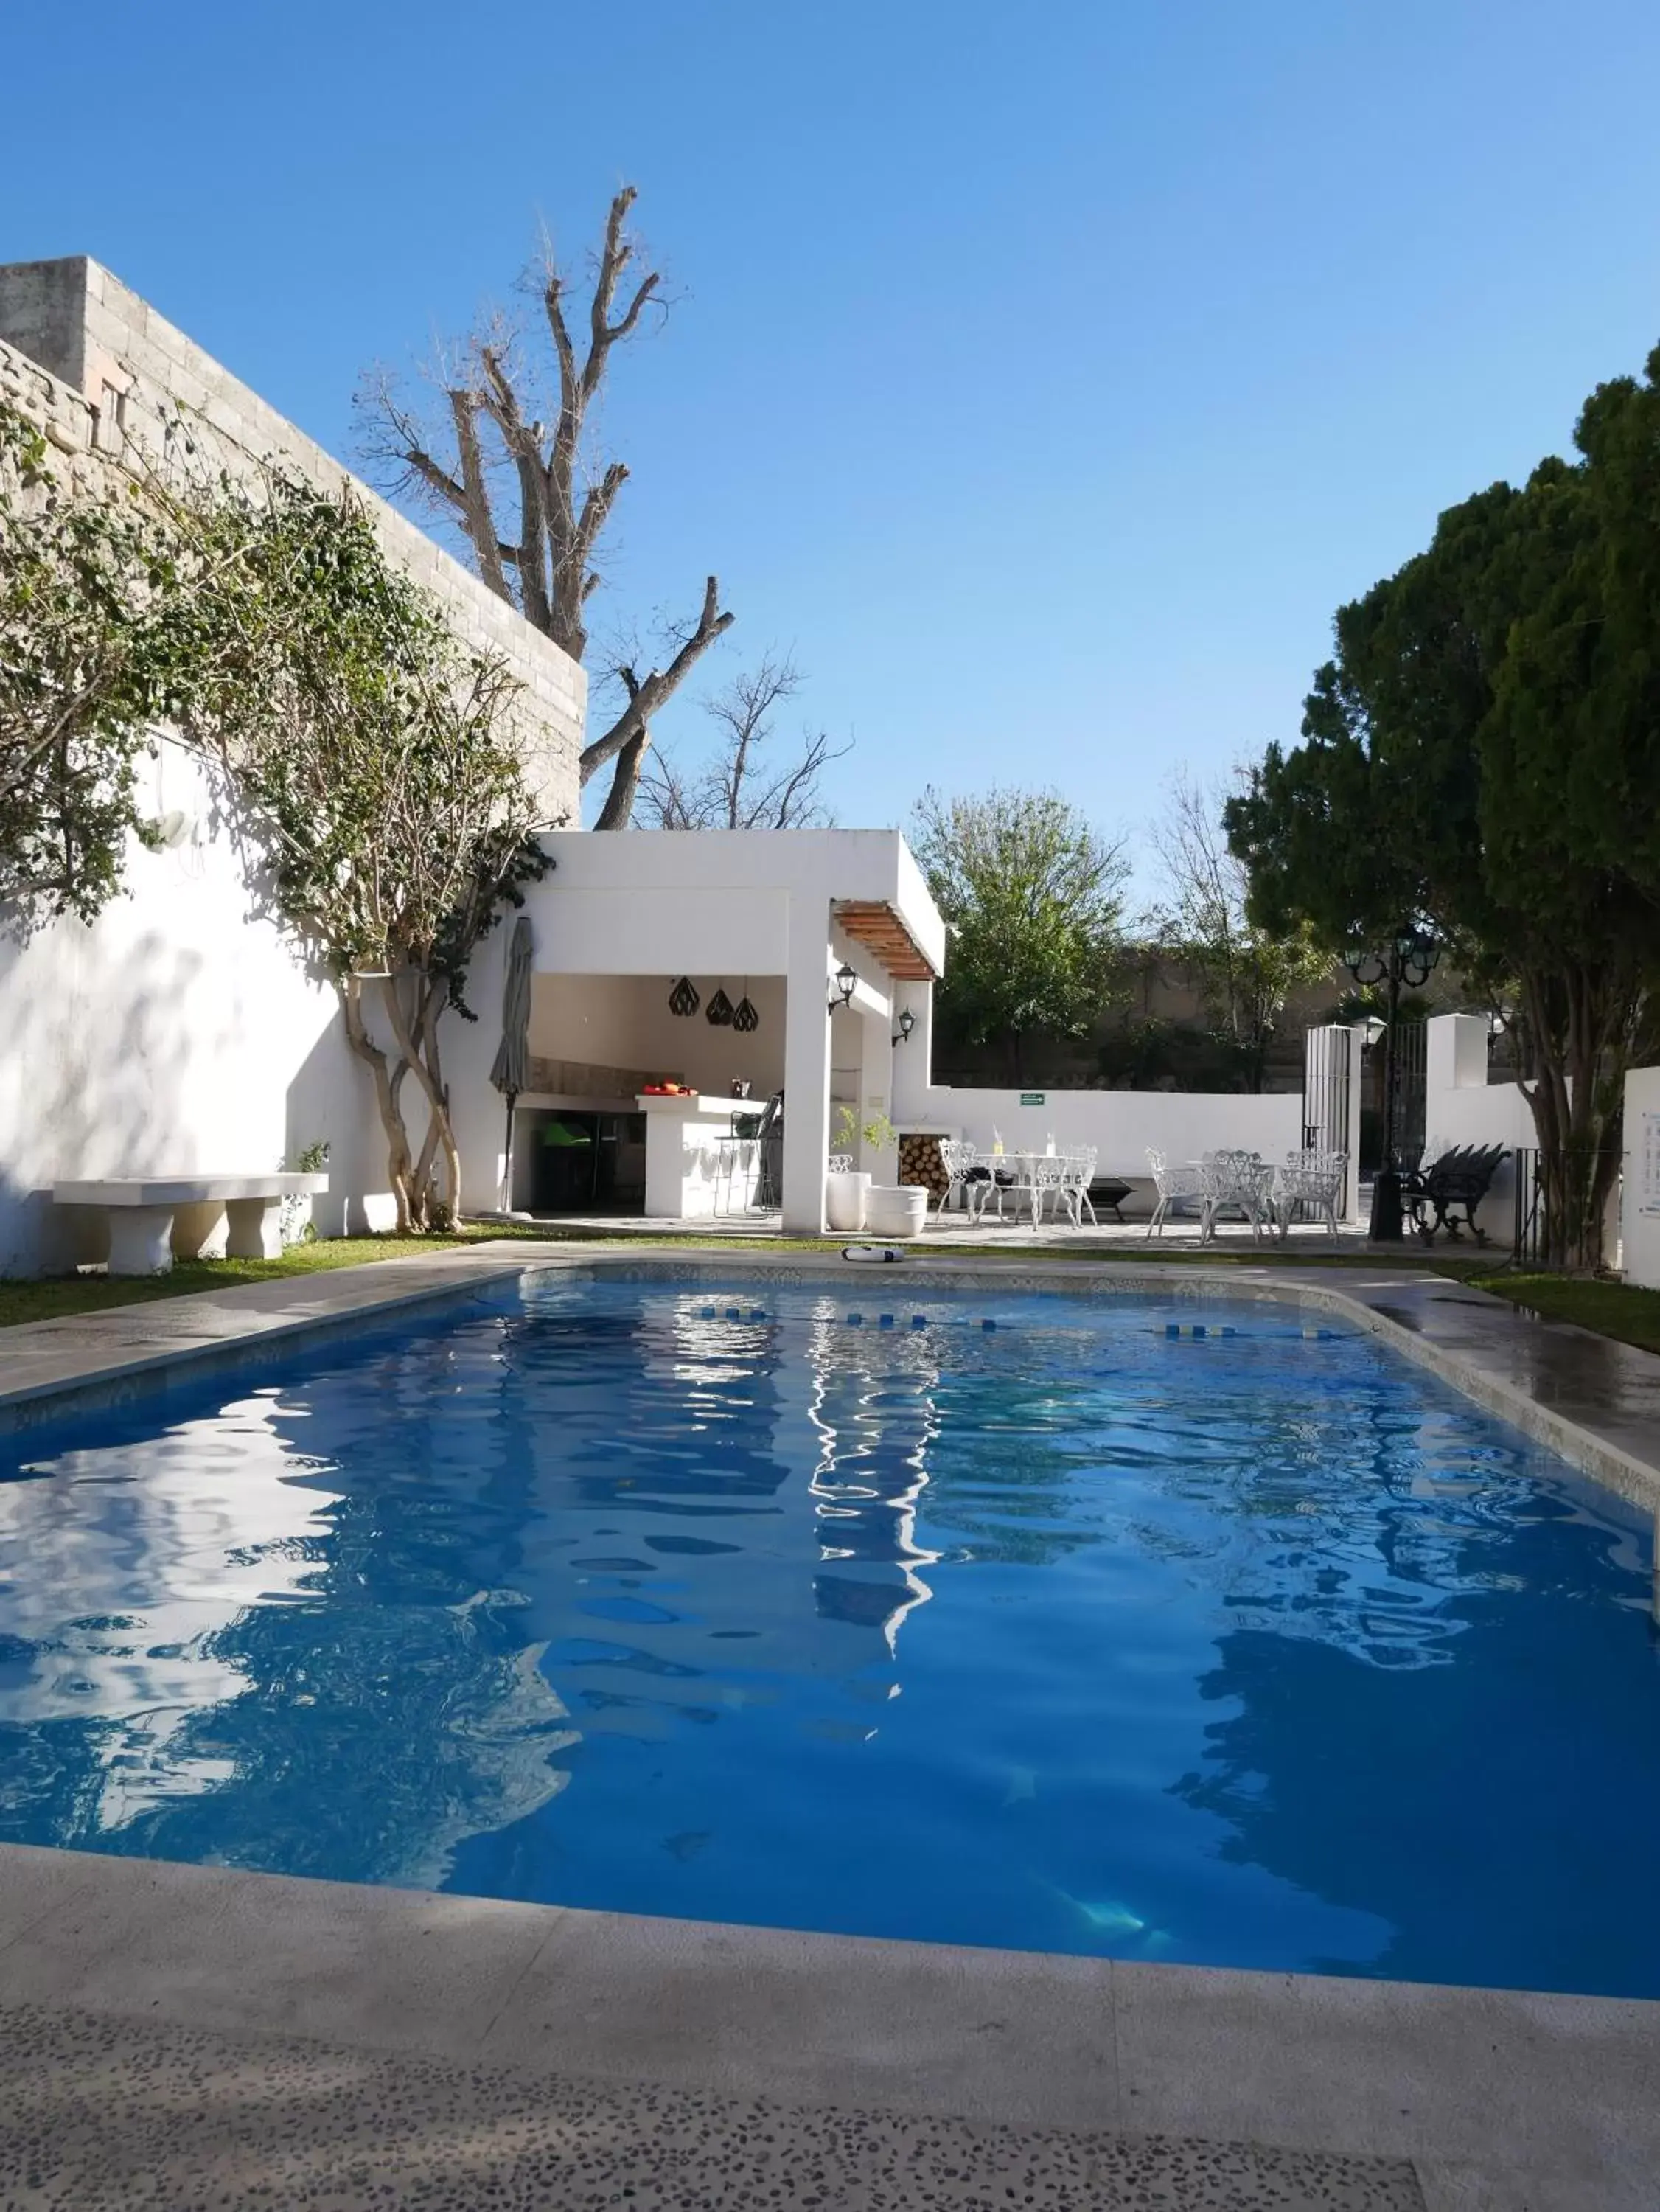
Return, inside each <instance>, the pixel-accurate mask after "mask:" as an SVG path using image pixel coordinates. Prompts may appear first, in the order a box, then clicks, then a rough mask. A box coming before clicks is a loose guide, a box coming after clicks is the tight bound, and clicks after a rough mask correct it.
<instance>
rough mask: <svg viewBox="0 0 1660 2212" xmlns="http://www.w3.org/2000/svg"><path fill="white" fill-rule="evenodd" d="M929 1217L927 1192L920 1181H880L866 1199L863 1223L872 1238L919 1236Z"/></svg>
mask: <svg viewBox="0 0 1660 2212" xmlns="http://www.w3.org/2000/svg"><path fill="white" fill-rule="evenodd" d="M927 1219H928V1191H927V1188H926V1186H925V1185H924V1184H922V1183H919V1182H897V1183H890V1182H879V1183H874V1184H872V1186H871V1189H870V1195H869V1198H868V1199H867V1200H865V1206H864V1225H865V1227H866V1228H867V1229H868V1230H869V1231H870V1233H871V1235H872V1236H873V1237H920V1236H921V1235H922V1232H923V1229H924V1225H925V1224H926V1222H927Z"/></svg>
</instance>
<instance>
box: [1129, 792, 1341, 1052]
mask: <svg viewBox="0 0 1660 2212" xmlns="http://www.w3.org/2000/svg"><path fill="white" fill-rule="evenodd" d="M1154 847H1155V848H1156V850H1157V852H1158V854H1159V858H1160V860H1161V861H1162V863H1163V866H1164V873H1165V887H1166V903H1165V905H1164V906H1163V908H1161V910H1160V912H1159V913H1158V915H1156V917H1155V920H1156V923H1157V927H1158V934H1159V939H1160V943H1161V945H1163V946H1164V947H1165V949H1166V951H1168V952H1170V953H1171V954H1172V955H1173V957H1175V958H1176V959H1178V961H1180V963H1182V965H1183V967H1184V968H1185V969H1186V970H1187V972H1188V974H1189V975H1190V977H1191V978H1192V980H1193V981H1194V983H1195V985H1196V986H1197V989H1198V992H1199V994H1200V997H1201V999H1202V1000H1203V1002H1204V1005H1205V1007H1206V1010H1207V1012H1209V1015H1210V1018H1211V1019H1212V1021H1213V1023H1214V1024H1215V1026H1216V1028H1217V1029H1218V1030H1219V1031H1220V1032H1221V1035H1222V1036H1224V1037H1226V1038H1227V1040H1228V1041H1229V1042H1230V1043H1231V1044H1232V1045H1233V1047H1234V1048H1235V1049H1236V1050H1237V1052H1238V1054H1239V1060H1240V1063H1241V1065H1242V1066H1243V1068H1244V1070H1245V1078H1246V1080H1247V1083H1248V1084H1249V1086H1250V1088H1251V1091H1260V1090H1261V1089H1262V1087H1263V1066H1264V1063H1265V1061H1266V1060H1267V1057H1268V1048H1269V1044H1270V1043H1271V1042H1272V1041H1273V1037H1274V1033H1275V1027H1276V1025H1277V1024H1278V1021H1279V1018H1280V1016H1281V1013H1282V1012H1284V1010H1285V1006H1286V1002H1287V1000H1288V999H1289V998H1290V997H1291V996H1292V994H1293V993H1294V992H1296V991H1299V990H1300V989H1302V988H1304V987H1306V985H1309V984H1312V983H1318V981H1320V979H1321V978H1322V977H1323V976H1324V975H1326V974H1327V973H1328V972H1329V970H1330V966H1331V955H1330V951H1328V950H1327V949H1326V948H1325V947H1324V946H1323V945H1321V944H1320V942H1319V940H1318V938H1317V937H1316V935H1315V933H1314V932H1313V930H1312V928H1311V927H1310V926H1309V924H1308V923H1307V922H1306V921H1298V922H1294V923H1292V924H1291V925H1289V926H1288V927H1286V928H1284V929H1281V930H1269V929H1264V928H1263V927H1260V926H1259V925H1258V924H1257V923H1256V922H1254V921H1251V916H1250V914H1249V912H1248V910H1247V895H1248V892H1249V889H1250V877H1249V875H1248V874H1247V872H1246V870H1245V864H1244V862H1243V861H1241V860H1239V858H1238V857H1237V856H1236V855H1235V854H1233V853H1232V852H1230V851H1229V849H1228V845H1227V834H1226V832H1225V830H1224V829H1223V828H1222V823H1221V793H1219V792H1216V791H1212V790H1206V789H1204V788H1203V787H1202V786H1200V785H1198V784H1197V783H1195V782H1193V781H1191V780H1190V778H1188V777H1187V776H1185V775H1180V774H1178V775H1177V776H1176V777H1175V779H1174V781H1172V785H1171V787H1170V797H1169V803H1168V805H1167V807H1166V812H1165V817H1164V819H1163V821H1162V822H1161V823H1160V824H1159V826H1158V828H1157V829H1155V831H1154Z"/></svg>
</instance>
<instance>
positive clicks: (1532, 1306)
mask: <svg viewBox="0 0 1660 2212" xmlns="http://www.w3.org/2000/svg"><path fill="white" fill-rule="evenodd" d="M1443 1272H1444V1273H1449V1274H1451V1273H1454V1272H1455V1270H1454V1269H1452V1268H1451V1267H1449V1268H1446V1269H1445V1270H1443ZM1456 1272H1457V1274H1458V1275H1459V1277H1460V1279H1462V1280H1463V1281H1464V1282H1467V1283H1474V1284H1475V1287H1476V1288H1477V1289H1478V1290H1481V1291H1492V1292H1493V1296H1494V1297H1500V1298H1509V1299H1510V1300H1511V1301H1512V1303H1513V1304H1516V1305H1518V1306H1523V1307H1525V1308H1526V1310H1528V1311H1529V1312H1530V1313H1536V1314H1542V1315H1543V1316H1545V1318H1546V1319H1547V1320H1548V1321H1571V1322H1576V1323H1577V1324H1578V1327H1579V1328H1589V1329H1594V1330H1595V1331H1596V1334H1597V1335H1598V1336H1612V1337H1615V1338H1617V1340H1619V1341H1620V1342H1621V1344H1634V1345H1636V1346H1639V1349H1640V1350H1642V1351H1644V1352H1660V1291H1639V1290H1636V1289H1633V1288H1631V1287H1629V1286H1628V1285H1626V1284H1624V1283H1604V1282H1594V1281H1584V1280H1582V1279H1578V1278H1575V1277H1570V1276H1565V1275H1540V1274H1532V1275H1524V1274H1510V1273H1499V1272H1498V1271H1496V1270H1494V1271H1492V1272H1487V1271H1484V1270H1483V1269H1481V1268H1479V1267H1459V1268H1457V1270H1456Z"/></svg>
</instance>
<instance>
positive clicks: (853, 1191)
mask: <svg viewBox="0 0 1660 2212" xmlns="http://www.w3.org/2000/svg"><path fill="white" fill-rule="evenodd" d="M869 1190H870V1178H869V1176H868V1175H866V1174H864V1173H863V1171H862V1170H860V1171H857V1172H854V1171H849V1172H848V1173H845V1174H839V1175H827V1176H826V1177H825V1178H824V1218H825V1219H826V1221H827V1223H828V1224H829V1225H830V1226H831V1228H832V1229H833V1230H835V1231H837V1233H838V1234H839V1235H842V1236H845V1234H846V1233H847V1231H849V1230H856V1229H863V1226H864V1207H865V1200H866V1199H867V1197H868V1196H869Z"/></svg>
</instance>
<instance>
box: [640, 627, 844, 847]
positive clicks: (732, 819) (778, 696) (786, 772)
mask: <svg viewBox="0 0 1660 2212" xmlns="http://www.w3.org/2000/svg"><path fill="white" fill-rule="evenodd" d="M802 680H803V679H802V674H801V671H800V670H799V669H798V668H797V666H796V664H795V662H794V661H793V660H792V659H791V657H790V656H789V654H788V653H786V654H785V655H784V657H783V658H782V659H775V658H774V657H773V655H772V653H766V654H765V655H764V656H763V657H762V659H761V661H760V665H759V666H758V667H756V668H753V669H746V670H744V671H742V672H741V673H740V674H738V675H736V676H735V677H734V678H732V681H731V682H730V684H728V685H727V686H726V688H725V689H724V690H722V691H718V692H716V693H715V694H714V696H712V698H708V699H706V700H705V701H704V702H703V708H704V712H705V713H706V714H707V715H708V716H709V718H710V720H712V722H713V723H714V724H715V726H716V728H717V729H718V732H719V733H720V734H719V738H718V747H717V750H716V752H715V754H714V756H713V757H712V759H710V760H709V761H707V762H706V763H705V765H704V766H703V768H702V769H700V770H699V771H697V772H696V773H695V774H693V775H688V774H686V773H685V772H684V771H683V770H682V769H681V768H679V767H678V766H677V764H676V763H675V762H674V761H673V760H672V759H671V758H670V757H669V756H668V755H667V754H666V753H664V752H663V750H662V749H661V748H659V749H658V750H657V753H656V755H655V756H654V758H655V763H656V765H655V766H654V767H652V768H649V769H646V770H645V773H644V775H642V776H641V778H640V783H639V796H638V798H637V799H636V800H635V804H634V819H635V821H636V822H638V823H641V824H642V825H643V826H644V827H645V828H646V829H815V828H821V827H824V826H827V824H828V823H829V822H830V820H831V816H830V812H829V810H828V809H827V806H826V805H825V803H824V799H823V796H822V793H821V790H820V786H819V779H820V777H821V775H822V774H823V772H824V770H825V769H826V768H827V766H828V765H829V763H831V762H832V761H833V760H839V759H840V758H841V757H842V755H843V754H844V753H845V752H847V751H849V750H851V747H849V746H847V745H840V746H834V745H832V744H831V743H830V739H829V738H828V736H827V734H826V733H825V732H824V731H822V730H818V731H815V730H812V729H810V728H809V730H808V731H807V732H806V733H805V734H804V736H803V740H802V744H801V748H800V750H799V751H798V752H797V753H796V755H795V756H794V757H793V758H791V760H790V761H788V762H787V763H785V764H784V765H783V766H781V767H780V766H778V765H776V764H775V763H774V761H773V758H772V754H771V752H770V750H768V749H769V748H770V746H771V745H772V741H773V739H774V738H775V737H776V735H777V720H776V718H777V710H778V708H779V707H780V706H782V705H783V704H784V702H785V701H786V700H788V699H792V698H793V697H794V696H795V695H796V694H797V691H799V690H800V689H801V686H802Z"/></svg>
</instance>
